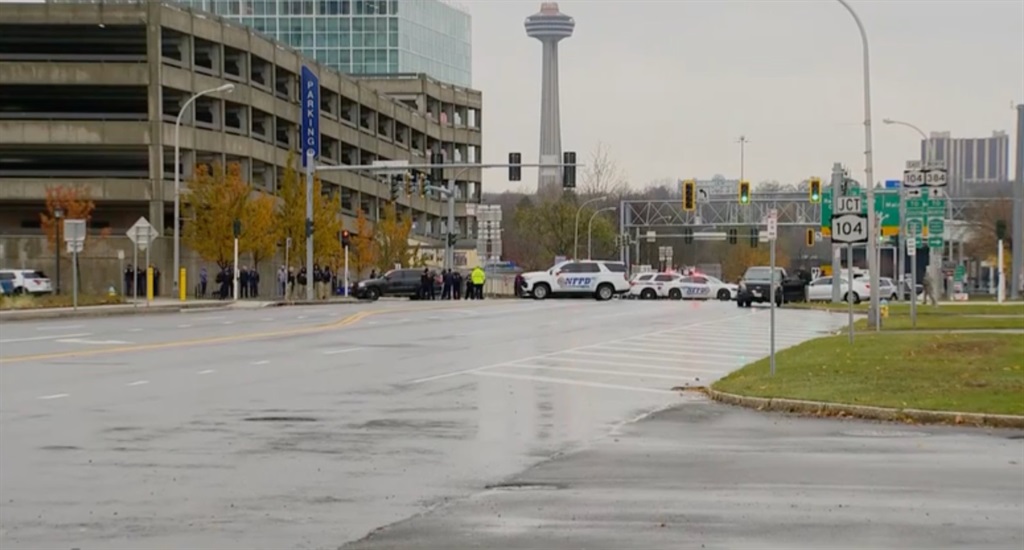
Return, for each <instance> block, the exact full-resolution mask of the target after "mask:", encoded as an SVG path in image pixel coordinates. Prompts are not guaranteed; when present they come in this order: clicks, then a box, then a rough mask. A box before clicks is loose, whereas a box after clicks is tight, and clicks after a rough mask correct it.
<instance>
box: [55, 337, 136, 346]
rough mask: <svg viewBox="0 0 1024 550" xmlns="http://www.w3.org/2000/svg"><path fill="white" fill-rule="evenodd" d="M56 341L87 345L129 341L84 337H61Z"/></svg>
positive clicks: (112, 344) (110, 344) (105, 344)
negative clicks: (88, 338)
mask: <svg viewBox="0 0 1024 550" xmlns="http://www.w3.org/2000/svg"><path fill="white" fill-rule="evenodd" d="M57 341H58V342H60V343H61V344H86V345H89V346H114V345H120V344H130V343H131V342H126V341H124V340H86V339H84V338H63V339H61V340H57Z"/></svg>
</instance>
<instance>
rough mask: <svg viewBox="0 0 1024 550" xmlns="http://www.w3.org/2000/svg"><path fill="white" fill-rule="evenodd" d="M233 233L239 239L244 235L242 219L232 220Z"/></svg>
mask: <svg viewBox="0 0 1024 550" xmlns="http://www.w3.org/2000/svg"><path fill="white" fill-rule="evenodd" d="M231 233H232V234H233V235H234V236H235V238H236V239H237V238H238V237H241V236H242V220H237V219H236V220H235V221H233V222H231Z"/></svg>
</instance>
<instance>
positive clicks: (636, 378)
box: [425, 309, 845, 391]
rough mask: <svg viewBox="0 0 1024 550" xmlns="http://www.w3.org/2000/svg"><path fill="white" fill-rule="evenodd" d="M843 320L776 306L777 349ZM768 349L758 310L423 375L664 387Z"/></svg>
mask: <svg viewBox="0 0 1024 550" xmlns="http://www.w3.org/2000/svg"><path fill="white" fill-rule="evenodd" d="M844 323H845V318H843V317H842V316H838V315H832V314H828V313H822V312H813V311H794V310H785V309H780V310H778V311H776V325H775V349H776V351H781V350H784V349H786V348H789V347H792V346H794V345H797V344H799V343H801V342H804V341H806V340H810V339H813V338H817V337H821V336H827V335H829V334H830V333H833V332H834V331H835V330H836V329H837V328H839V327H841V326H842V325H843V324H844ZM769 349H770V342H769V316H768V314H767V312H758V313H753V314H749V315H743V316H739V317H736V316H730V317H728V318H723V319H720V320H712V321H709V322H706V323H697V324H691V325H687V326H682V327H680V328H676V329H669V330H666V331H661V332H657V333H653V334H646V335H641V336H634V337H631V338H625V339H623V340H618V341H614V342H607V343H603V344H597V345H588V346H583V347H579V348H571V349H566V350H562V351H557V352H554V353H550V354H545V355H541V356H536V357H529V358H525V359H519V360H515V361H509V362H507V363H501V364H497V365H489V366H485V367H480V368H477V369H470V370H468V371H463V372H460V373H452V374H451V375H441V376H439V377H432V378H430V379H425V380H431V379H440V378H445V377H448V376H452V375H454V376H457V375H459V374H468V375H474V376H486V377H488V378H497V379H501V378H505V379H508V380H510V381H513V380H527V381H534V382H536V383H542V384H543V383H547V382H551V383H556V381H557V383H559V384H577V385H579V386H581V387H590V388H601V389H606V390H607V389H616V388H621V389H623V390H632V391H638V390H639V391H645V390H646V391H664V390H668V389H670V388H672V387H674V386H681V385H687V384H688V385H691V386H699V385H707V384H710V383H712V382H714V381H715V380H717V379H719V378H721V377H723V376H725V375H726V374H729V373H730V372H732V371H734V370H736V369H738V368H740V367H742V366H744V365H746V364H748V363H752V362H754V361H757V360H759V359H762V358H764V357H766V356H767V355H768V353H769Z"/></svg>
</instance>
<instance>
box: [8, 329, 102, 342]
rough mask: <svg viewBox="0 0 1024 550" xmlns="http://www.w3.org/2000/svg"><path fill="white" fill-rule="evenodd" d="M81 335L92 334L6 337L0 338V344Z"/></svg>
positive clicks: (79, 336)
mask: <svg viewBox="0 0 1024 550" xmlns="http://www.w3.org/2000/svg"><path fill="white" fill-rule="evenodd" d="M83 336H92V333H91V332H83V333H80V334H57V335H54V336H32V337H29V338H8V339H6V340H0V344H17V343H20V342H39V341H42V340H59V339H61V338H81V337H83Z"/></svg>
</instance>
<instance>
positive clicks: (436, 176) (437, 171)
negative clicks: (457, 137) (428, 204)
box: [420, 153, 444, 194]
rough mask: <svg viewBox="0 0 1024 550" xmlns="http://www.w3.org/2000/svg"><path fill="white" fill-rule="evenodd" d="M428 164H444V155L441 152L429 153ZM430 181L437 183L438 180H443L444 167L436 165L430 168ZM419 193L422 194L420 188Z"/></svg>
mask: <svg viewBox="0 0 1024 550" xmlns="http://www.w3.org/2000/svg"><path fill="white" fill-rule="evenodd" d="M430 164H434V165H440V164H444V155H443V154H441V153H433V154H431V155H430ZM420 181H422V180H420ZM430 181H433V182H435V183H439V182H442V181H444V168H442V167H440V166H436V167H434V168H431V169H430ZM420 193H421V194H422V193H423V191H422V190H420Z"/></svg>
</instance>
